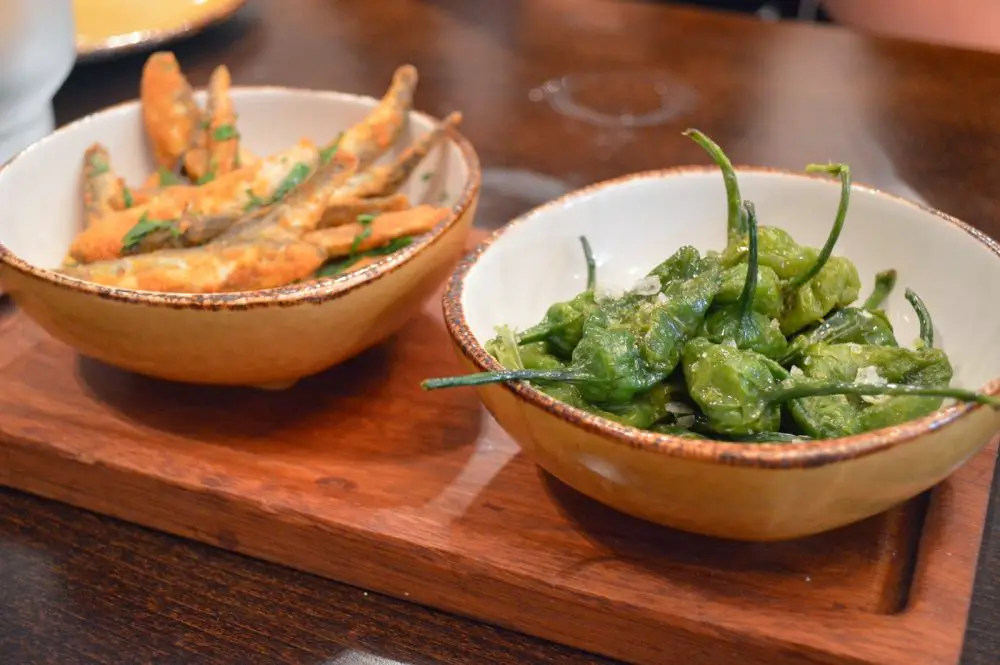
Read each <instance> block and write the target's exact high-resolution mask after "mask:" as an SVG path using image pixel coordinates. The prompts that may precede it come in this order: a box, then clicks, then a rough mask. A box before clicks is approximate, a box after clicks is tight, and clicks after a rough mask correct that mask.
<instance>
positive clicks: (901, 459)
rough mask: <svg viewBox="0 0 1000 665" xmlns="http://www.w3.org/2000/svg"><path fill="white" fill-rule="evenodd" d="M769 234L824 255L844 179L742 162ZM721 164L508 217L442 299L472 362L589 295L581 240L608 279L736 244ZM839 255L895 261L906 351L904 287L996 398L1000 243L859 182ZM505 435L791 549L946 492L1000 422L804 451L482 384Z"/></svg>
mask: <svg viewBox="0 0 1000 665" xmlns="http://www.w3.org/2000/svg"><path fill="white" fill-rule="evenodd" d="M739 177H740V185H741V189H742V194H743V197H744V198H745V199H748V200H751V201H753V202H754V203H755V204H756V207H757V212H758V215H759V218H760V220H761V224H767V225H772V226H779V227H782V228H784V229H786V230H788V231H789V232H791V233H792V235H793V236H794V237H795V238H796V239H797V240H798V241H799V242H801V243H803V244H807V245H811V246H814V247H819V246H821V245H822V243H823V241H824V239H825V237H826V235H827V233H828V232H829V229H830V226H831V225H832V223H833V218H834V213H835V211H836V208H837V203H838V197H839V191H840V185H839V183H837V182H835V181H830V180H824V179H819V178H814V177H809V176H805V175H799V174H794V173H785V172H779V171H771V170H765V169H754V168H742V169H739ZM725 200H726V199H725V189H724V186H723V182H722V178H721V177H720V175H719V171H718V170H717V169H716V168H714V167H713V168H707V167H706V168H699V167H691V168H678V169H669V170H664V171H654V172H648V173H640V174H636V175H632V176H627V177H623V178H619V179H617V180H611V181H608V182H604V183H600V184H597V185H593V186H591V187H588V188H586V189H583V190H580V191H577V192H574V193H571V194H569V195H567V196H565V197H563V198H561V199H559V200H556V201H554V202H551V203H548V204H546V205H543V206H541V207H539V208H537V209H535V210H533V211H531V212H529V213H527V214H525V215H524V216H522V217H520V218H518V219H516V220H514V221H513V222H512V223H511V224H510V225H508V226H506V227H504V228H502V229H500V230H499V231H497V232H496V233H494V234H493V235H492V236H491V237H490V238H488V239H487V240H486V241H485V242H483V243H482V244H481V245H480V246H479V247H478V248H477V249H476V250H475V251H474V252H473V253H472V254H470V255H469V256H468V257H467V258H465V259H464V260H463V261H462V263H460V264H459V266H458V268H457V270H456V271H455V273H454V274H453V276H452V278H451V280H450V282H449V286H448V289H447V290H446V293H445V296H444V312H445V317H446V320H447V324H448V329H449V331H450V333H451V335H452V338H453V340H454V343H455V345H456V348H457V351H458V353H459V357H460V358H461V360H462V361H463V365H464V368H465V369H467V370H468V371H470V372H473V371H489V370H496V369H500V366H499V364H498V363H497V362H496V361H495V360H494V359H493V358H492V357H491V356H490V355H489V354H488V353H487V352H486V350H485V348H484V347H483V344H484V343H485V342H486V341H487V340H488V339H490V338H491V337H492V336H493V335H494V334H495V333H494V328H495V326H498V325H503V324H507V325H512V326H514V327H516V328H524V327H527V326H528V325H531V324H533V323H535V322H537V321H538V320H540V319H541V318H542V316H543V314H544V313H545V310H546V308H547V307H548V306H549V305H550V304H552V303H553V302H556V301H561V300H566V299H569V298H571V297H572V296H574V295H575V294H577V293H579V292H580V291H583V290H584V288H585V281H586V269H585V264H584V261H583V258H582V255H581V250H580V245H579V241H578V237H579V236H580V235H585V236H587V238H588V239H589V241H590V243H591V244H592V246H593V248H594V253H595V257H596V260H597V263H598V270H597V276H598V286H599V288H601V286H602V285H603V286H605V287H612V288H621V287H628V286H631V285H632V284H634V283H635V282H636V280H637V279H638V278H639V277H641V276H642V275H645V274H646V272H647V271H648V270H649V269H650V268H652V267H653V266H655V265H656V264H658V263H659V262H660V261H662V260H663V259H665V258H666V257H667V256H669V255H670V254H672V253H673V252H674V251H675V250H677V249H678V248H679V247H681V246H683V245H693V246H695V247H697V248H698V249H700V250H702V251H706V250H709V249H721V248H722V247H724V246H725V235H726V231H725V219H726V203H725ZM836 253H837V254H840V255H843V256H846V257H848V258H850V259H852V260H853V261H854V262H855V264H856V265H857V266H858V269H859V271H860V273H861V275H862V280H863V282H864V284H863V287H862V293H865V292H866V291H867V290H868V289H869V288H870V286H871V284H872V278H873V276H874V274H875V273H876V272H878V271H881V270H885V269H887V268H896V269H897V270H898V272H899V281H898V285H897V287H896V289H895V291H894V292H893V294H892V296H891V298H890V300H889V301H888V302H887V304H886V307H887V309H888V314H889V316H890V318H891V321H892V323H893V325H894V327H895V329H896V333H897V337H898V338H899V340H900V344H903V345H909V342H910V340H914V339H916V338H917V336H918V325H917V322H916V317H915V315H914V314H913V312H912V310H911V309H910V308H909V306H908V304H907V303H906V301H905V299H904V296H903V291H904V288H905V287H910V288H912V289H914V290H915V291H916V292H917V293H919V294H920V295H921V296H922V297H923V299H924V301H925V302H926V303H927V305H928V308H929V310H930V311H931V313H932V315H933V317H934V320H935V324H936V325H935V332H936V339H937V341H938V345H940V346H942V347H943V348H944V349H945V351H946V352H947V353H948V354H949V355H950V357H951V359H952V362H953V364H954V366H955V379H954V382H953V384H954V385H957V386H963V387H980V386H983V388H982V389H983V390H985V391H987V392H989V393H990V394H994V395H996V394H998V393H1000V382H998V381H997V380H996V377H998V376H1000V354H998V353H997V347H996V341H997V340H998V339H1000V311H998V310H997V308H996V307H995V306H994V301H993V298H994V291H993V289H994V288H996V287H998V286H1000V245H998V244H997V243H996V242H994V241H993V240H991V239H990V238H988V237H987V236H985V235H984V234H982V233H980V232H979V231H977V230H975V229H973V228H972V227H970V226H968V225H967V224H964V223H962V222H960V221H958V220H956V219H954V218H951V217H949V216H947V215H945V214H943V213H940V212H937V211H934V210H929V209H926V208H923V207H920V206H918V205H915V204H912V203H909V202H907V201H904V200H902V199H898V198H895V197H892V196H890V195H887V194H884V193H882V192H879V191H876V190H873V189H870V188H867V187H862V186H855V187H854V189H853V191H852V198H851V207H850V209H849V214H848V217H847V222H846V226H845V228H844V231H843V234H842V235H841V238H840V241H839V243H838V245H837V251H836ZM479 390H480V394H481V396H482V399H483V401H484V402H485V404H486V406H487V408H488V409H489V411H490V412H491V413H492V414H493V416H494V417H495V418H496V420H497V421H498V422H499V423H500V425H501V426H502V427H503V428H504V429H506V430H507V432H508V433H509V434H510V435H511V436H512V437H513V438H514V439H515V440H516V441H517V443H518V444H519V445H520V446H521V448H522V449H523V450H524V451H525V452H526V453H527V454H528V455H529V456H530V457H531V458H533V459H534V460H535V462H536V463H537V464H539V465H540V466H541V467H542V468H543V469H545V470H546V471H548V472H549V473H551V474H552V475H553V476H555V477H556V478H558V479H559V480H561V481H563V482H564V483H566V484H567V485H570V486H571V487H573V488H575V489H576V490H578V491H580V492H582V493H583V494H586V495H588V496H590V497H591V498H593V499H596V500H597V501H600V502H602V503H604V504H607V505H609V506H611V507H613V508H616V509H618V510H620V511H622V512H624V513H628V514H630V515H633V516H636V517H640V518H643V519H646V520H649V521H652V522H656V523H659V524H662V525H666V526H669V527H674V528H678V529H683V530H685V531H691V532H696V533H701V534H705V535H711V536H717V537H724V538H732V539H738V540H750V541H773V540H785V539H791V538H796V537H801V536H807V535H810V534H814V533H819V532H822V531H827V530H830V529H833V528H836V527H839V526H842V525H846V524H849V523H852V522H856V521H858V520H861V519H863V518H865V517H868V516H871V515H874V514H876V513H879V512H882V511H884V510H886V509H888V508H890V507H891V506H893V505H895V504H898V503H900V502H902V501H905V500H906V499H909V498H911V497H913V496H915V495H917V494H919V493H920V492H922V491H924V490H926V489H928V488H930V487H932V486H933V485H935V484H936V483H938V482H940V481H941V480H942V479H944V478H945V477H946V476H948V475H949V474H950V473H951V472H953V471H954V470H955V469H956V468H957V467H958V466H959V465H961V464H962V463H963V462H965V461H966V460H967V459H969V457H971V456H972V455H974V454H975V453H976V452H978V451H979V450H980V449H981V448H983V446H985V445H986V444H987V443H988V442H989V441H990V439H991V438H992V437H993V436H994V435H995V434H996V433H997V431H998V430H1000V414H998V413H997V412H996V411H994V410H993V409H990V408H985V407H979V406H970V405H965V404H960V405H955V406H950V407H948V408H946V409H944V410H942V411H939V412H937V413H935V414H932V415H931V416H928V417H926V418H923V419H920V420H916V421H912V422H908V423H906V424H904V425H901V426H899V427H893V428H888V429H883V430H879V431H874V432H869V433H865V434H861V435H857V436H852V437H848V438H842V439H834V440H826V441H810V442H802V443H794V444H766V445H760V444H740V443H725V442H711V441H708V442H706V441H693V440H688V439H682V438H677V437H671V436H666V435H660V434H655V433H652V432H647V431H642V430H638V429H634V428H631V427H626V426H622V425H619V424H616V423H614V422H612V421H609V420H606V419H604V418H601V417H598V416H594V415H591V414H588V413H586V412H584V411H581V410H579V409H575V408H573V407H570V406H568V405H566V404H563V403H561V402H558V401H556V400H554V399H552V398H551V397H548V396H547V395H545V394H544V393H542V392H540V391H539V390H536V389H535V388H533V387H532V386H530V385H529V384H527V383H517V384H509V385H507V384H505V385H490V386H483V387H480V388H479Z"/></svg>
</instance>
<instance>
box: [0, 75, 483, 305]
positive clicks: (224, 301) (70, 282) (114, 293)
mask: <svg viewBox="0 0 1000 665" xmlns="http://www.w3.org/2000/svg"><path fill="white" fill-rule="evenodd" d="M200 92H201V91H200V90H197V91H195V94H198V93H200ZM260 93H263V94H270V95H277V96H281V95H304V96H312V97H325V98H327V99H329V100H331V101H339V102H350V103H358V102H361V103H362V104H364V105H366V106H371V105H374V104H377V103H378V101H379V100H378V99H376V98H374V97H370V96H367V95H357V94H353V93H348V92H339V91H336V90H318V89H313V88H293V87H288V86H274V85H256V86H233V88H232V95H233V97H234V98H237V99H236V101H239V100H238V97H239V96H241V95H249V94H260ZM140 104H141V102H140V100H139V99H131V100H128V101H124V102H120V103H118V104H113V105H111V106H107V107H105V108H103V109H100V110H98V111H95V112H93V113H89V114H87V115H85V116H83V117H80V118H78V119H76V120H74V121H73V122H70V123H67V124H65V125H63V126H62V127H60V128H58V129H56V130H55V131H54V132H52V133H51V134H49V135H47V136H45V137H43V138H41V139H39V140H38V141H36V142H34V143H32V144H31V145H29V146H28V147H26V148H24V149H23V150H21V151H20V152H18V153H17V154H16V155H14V156H13V157H11V158H10V159H9V160H8V161H7V162H6V163H4V164H3V165H0V178H3V175H4V172H6V170H7V169H8V168H10V167H11V166H12V165H13V164H14V163H15V162H17V160H19V159H21V158H22V157H23V156H25V155H27V154H29V153H31V152H32V151H35V150H38V149H39V148H40V146H42V145H46V144H48V143H51V142H54V141H58V140H60V138H61V137H62V136H63V135H64V134H66V133H69V132H70V131H73V130H75V129H77V128H79V127H81V126H84V125H86V124H88V123H90V122H93V121H94V120H95V119H96V118H98V117H100V116H104V115H108V114H112V113H121V112H126V111H128V110H130V109H132V108H135V109H136V111H137V112H138V111H139V110H140ZM410 115H411V116H412V115H417V116H421V117H423V118H425V119H427V120H428V121H430V122H433V123H440V122H441V120H440V119H439V118H435V117H434V116H431V115H429V114H427V113H423V112H421V111H416V110H411V111H410ZM448 138H449V139H450V140H451V141H452V142H453V143H455V145H457V146H458V149H459V152H460V153H461V155H462V159H463V161H464V162H465V164H466V166H467V167H468V169H469V175H468V177H467V178H466V180H465V182H464V183H463V185H462V191H461V193H460V194H459V196H458V199H457V201H456V202H455V204H454V205H453V206H452V208H451V214H450V215H449V216H448V218H447V219H445V220H443V221H442V222H440V223H438V225H437V226H435V227H434V228H433V229H431V230H430V231H428V232H427V233H424V234H423V235H422V236H420V237H419V238H418V239H417V240H415V241H414V242H413V243H411V244H409V245H407V246H406V247H404V248H403V249H400V250H398V251H396V252H394V253H392V254H390V255H388V256H385V257H382V258H381V259H380V260H379V261H376V262H374V263H372V264H371V265H368V266H365V267H363V268H361V269H359V270H355V271H352V272H349V273H346V274H343V275H338V276H336V277H321V278H319V279H316V280H313V281H310V282H306V283H302V284H292V285H287V286H280V287H275V288H271V289H258V290H255V291H235V292H230V293H204V294H202V293H171V292H159V291H143V290H139V289H125V288H120V287H112V286H102V285H100V284H94V283H92V282H88V281H85V280H83V279H79V278H77V277H70V276H69V275H63V274H61V273H59V272H56V270H54V269H51V268H42V267H39V266H36V265H34V264H32V263H29V262H28V261H26V260H24V259H22V258H21V257H19V256H18V255H17V254H15V253H14V252H13V251H11V250H10V249H8V248H7V247H6V246H5V245H4V244H3V242H2V240H0V270H2V269H3V268H4V267H5V266H6V267H7V268H8V269H11V270H15V271H17V272H19V273H21V274H22V275H24V276H26V277H31V278H34V279H39V280H42V281H44V282H47V283H49V284H51V285H53V286H55V287H58V288H64V289H69V290H71V291H77V292H80V293H85V294H88V295H94V296H97V297H99V298H102V299H106V300H114V301H118V302H122V303H132V304H142V305H152V306H158V307H169V308H171V309H194V310H205V309H207V310H247V309H254V308H262V307H276V306H280V307H288V306H292V305H296V304H299V303H302V302H308V303H312V304H320V303H323V302H326V301H329V300H333V299H336V298H339V297H342V296H345V295H347V294H348V293H350V292H351V291H354V290H355V289H357V288H360V287H362V286H365V285H367V284H371V283H372V282H375V281H376V280H378V279H380V278H382V277H385V276H386V275H388V274H390V273H392V272H394V271H396V270H397V269H399V268H401V267H403V266H404V265H406V264H407V263H409V262H410V260H412V259H413V258H414V257H415V256H416V255H417V254H419V253H420V252H422V251H423V250H425V249H426V248H428V247H430V246H431V245H433V244H434V243H436V242H438V241H439V240H440V239H441V238H442V237H444V235H445V234H446V233H447V232H448V231H449V230H451V229H452V228H453V227H454V226H455V225H456V224H457V223H458V221H459V220H460V219H462V217H463V216H464V215H465V214H466V213H467V212H468V211H469V209H470V208H471V207H472V204H473V202H474V201H475V200H476V197H477V196H478V194H479V189H480V187H481V185H482V169H481V166H480V162H479V155H478V154H477V153H476V149H475V148H474V147H473V146H472V143H471V142H470V141H469V140H468V139H467V138H466V137H465V136H464V135H463V134H462V133H461V132H459V131H458V129H457V128H454V127H449V128H448Z"/></svg>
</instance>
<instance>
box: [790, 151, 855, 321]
mask: <svg viewBox="0 0 1000 665" xmlns="http://www.w3.org/2000/svg"><path fill="white" fill-rule="evenodd" d="M806 170H807V171H809V172H821V171H822V172H826V173H830V174H831V175H834V176H838V177H839V178H840V182H841V188H840V204H839V205H838V207H837V216H836V219H835V220H834V223H833V228H832V229H831V230H830V235H829V236H828V237H827V239H826V243H825V244H824V245H823V248H822V249H821V250H820V252H819V255H818V256H817V257H816V260H815V262H814V263H813V264H812V266H810V267H809V269H808V270H806V271H805V272H802V273H799V274H797V275H795V276H794V277H792V278H791V279H789V281H788V282H787V283H785V284H784V288H783V291H784V293H785V309H784V312H783V313H782V315H781V319H780V321H781V331H782V332H783V333H784V334H786V335H791V334H792V333H795V332H798V331H799V330H802V329H803V328H805V327H806V326H808V325H810V324H813V323H817V322H819V321H821V320H822V319H823V317H825V316H826V315H827V314H829V313H830V312H831V311H833V309H835V308H837V307H847V306H848V305H850V304H851V303H853V302H854V301H855V300H857V298H858V292H859V291H860V289H861V278H860V277H859V276H858V269H857V268H856V267H855V266H854V264H853V263H852V262H851V261H849V260H848V259H846V258H844V257H842V256H833V248H834V246H835V245H836V244H837V240H838V239H839V238H840V232H841V230H842V229H843V228H844V221H845V219H846V218H847V208H848V206H849V205H850V200H851V170H850V168H849V167H848V166H847V165H846V164H830V165H828V166H824V165H821V164H810V165H809V166H807V167H806Z"/></svg>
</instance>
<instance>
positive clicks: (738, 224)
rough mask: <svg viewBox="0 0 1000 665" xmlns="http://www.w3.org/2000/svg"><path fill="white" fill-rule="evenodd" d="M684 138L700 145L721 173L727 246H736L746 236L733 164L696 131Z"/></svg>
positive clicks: (740, 197) (714, 144) (740, 198)
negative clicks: (723, 186)
mask: <svg viewBox="0 0 1000 665" xmlns="http://www.w3.org/2000/svg"><path fill="white" fill-rule="evenodd" d="M684 136H688V137H690V138H691V139H692V140H693V141H694V142H695V143H697V144H698V145H700V146H701V147H702V148H703V149H704V150H705V152H707V153H708V155H709V157H711V158H712V161H714V162H715V163H716V165H718V167H719V171H721V172H722V180H723V182H724V183H725V185H726V211H727V220H726V237H727V241H728V244H727V246H729V247H732V246H734V245H738V244H739V243H740V241H741V240H742V238H743V236H745V235H746V232H747V229H746V224H747V219H746V216H745V215H744V210H743V197H742V196H740V185H739V181H738V180H737V179H736V170H735V169H734V168H733V163H732V162H731V161H729V157H727V156H726V153H725V152H723V150H722V148H720V147H719V145H718V144H717V143H716V142H715V141H713V140H712V139H710V138H708V137H707V136H705V134H703V133H701V132H700V131H698V130H697V129H688V130H687V131H685V132H684Z"/></svg>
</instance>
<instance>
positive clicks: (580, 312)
mask: <svg viewBox="0 0 1000 665" xmlns="http://www.w3.org/2000/svg"><path fill="white" fill-rule="evenodd" d="M580 246H581V247H582V248H583V257H584V260H585V261H586V265H587V290H586V291H583V292H582V293H580V294H578V295H576V296H575V297H574V298H573V299H572V300H567V301H565V302H558V303H556V304H554V305H552V306H550V307H549V309H548V311H546V312H545V318H543V319H542V321H541V322H540V323H537V324H535V325H534V326H532V327H530V328H528V329H527V330H525V331H523V332H522V333H521V334H520V336H519V338H518V341H520V343H521V344H531V343H533V342H545V343H546V344H547V346H548V350H549V352H550V353H553V354H555V355H557V356H559V357H560V358H564V359H568V358H570V357H571V355H572V354H573V349H575V348H576V345H577V344H579V343H580V338H581V337H582V336H583V321H584V319H585V318H586V317H587V315H588V314H590V313H591V312H592V311H594V309H596V308H597V302H596V300H595V298H594V290H595V289H596V288H597V263H596V262H595V261H594V252H593V250H592V249H591V247H590V243H589V242H588V241H587V239H586V238H585V237H584V236H580Z"/></svg>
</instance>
